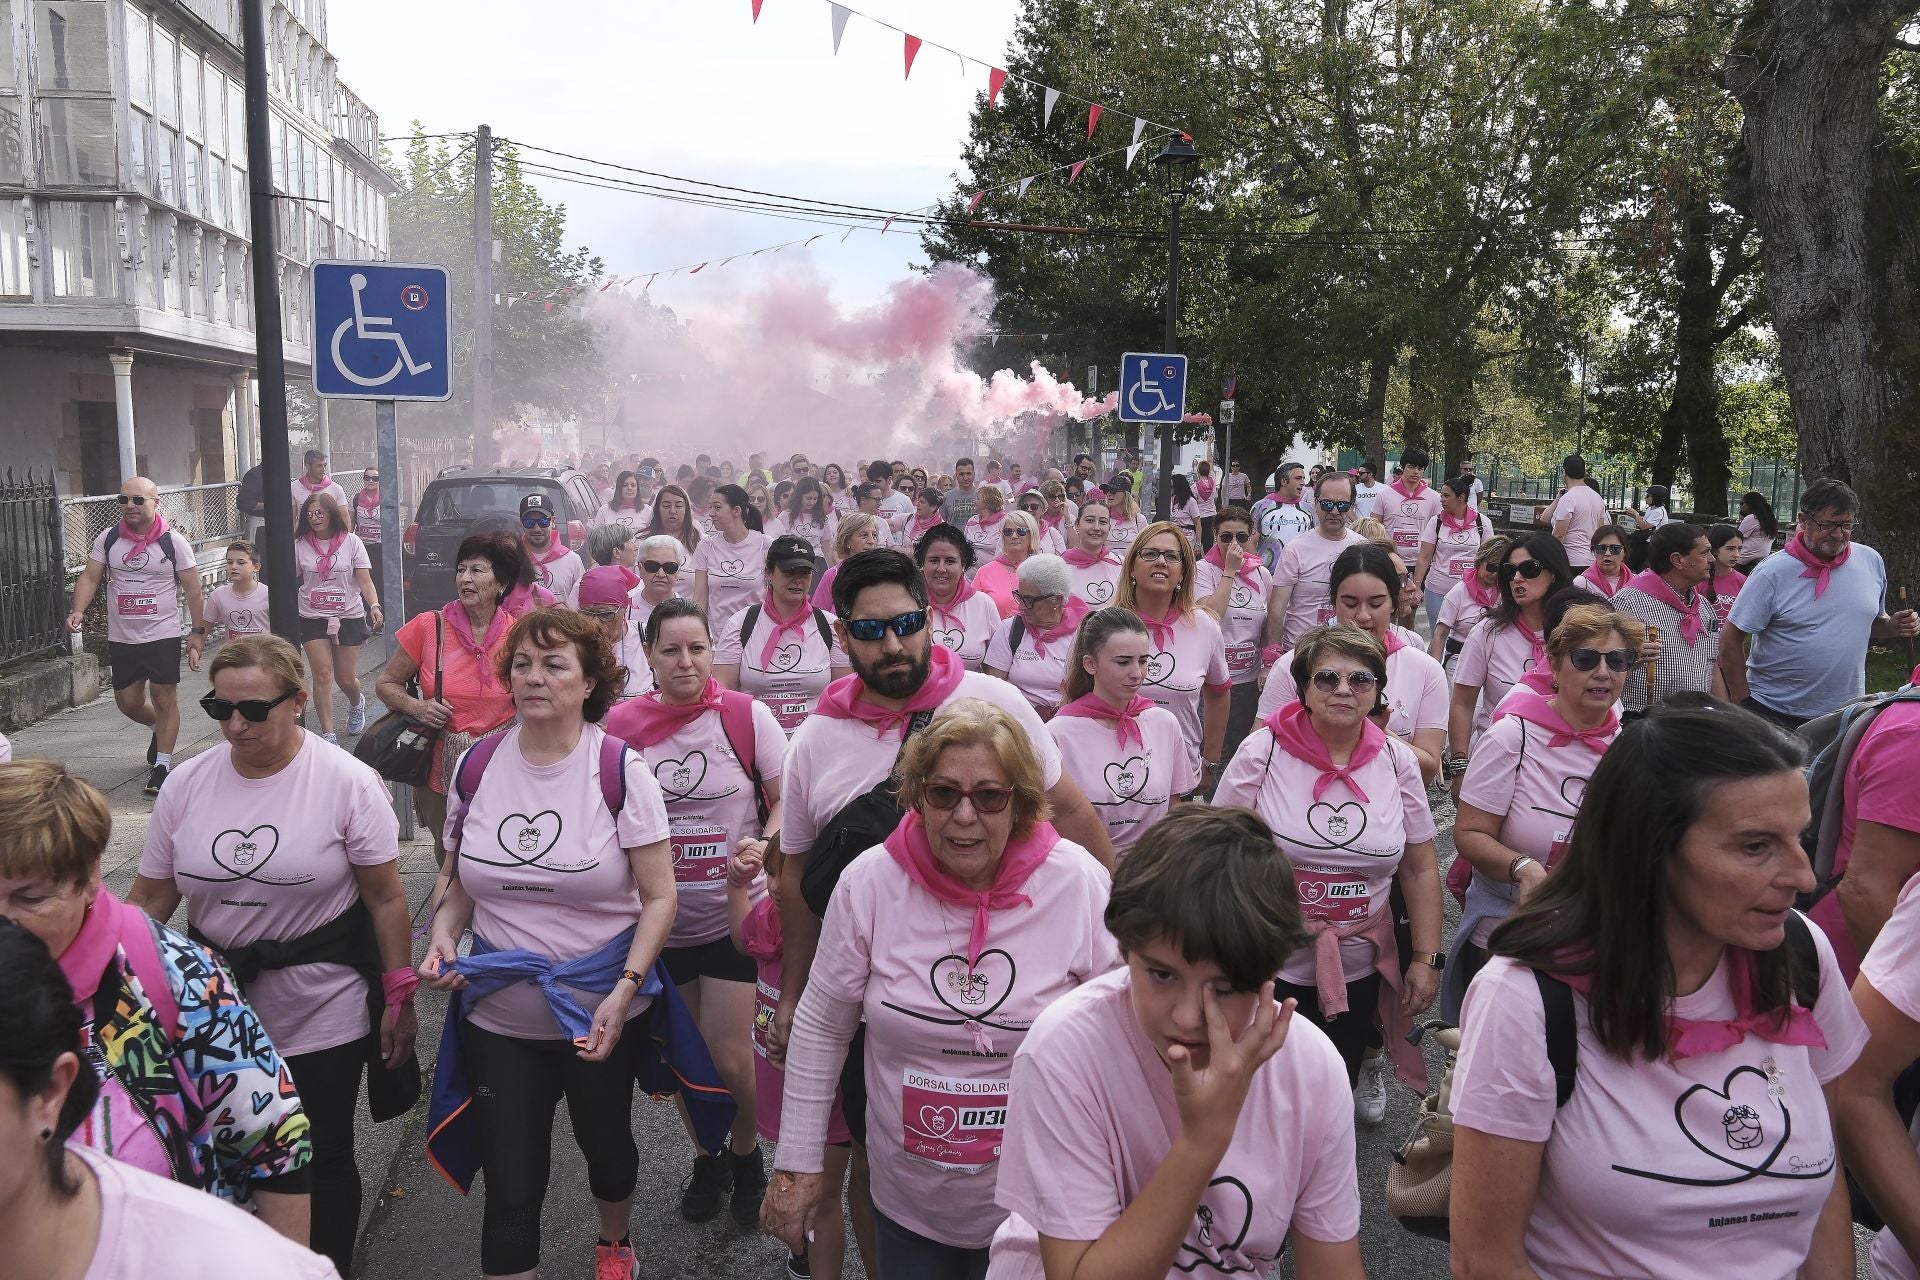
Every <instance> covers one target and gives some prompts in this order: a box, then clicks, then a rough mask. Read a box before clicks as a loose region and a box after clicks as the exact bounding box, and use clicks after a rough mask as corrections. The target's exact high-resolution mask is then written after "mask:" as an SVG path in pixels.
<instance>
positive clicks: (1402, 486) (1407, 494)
mask: <svg viewBox="0 0 1920 1280" xmlns="http://www.w3.org/2000/svg"><path fill="white" fill-rule="evenodd" d="M1387 488H1389V489H1391V490H1393V491H1394V492H1395V493H1397V494H1399V495H1400V496H1401V497H1403V498H1418V497H1419V496H1420V495H1421V494H1423V493H1425V492H1426V491H1427V482H1426V480H1425V479H1424V478H1422V479H1420V480H1418V481H1416V482H1415V483H1414V486H1413V488H1412V489H1411V490H1409V489H1408V488H1407V486H1406V482H1405V481H1403V480H1402V479H1400V477H1398V476H1395V477H1394V478H1393V483H1392V484H1390V485H1388V486H1387Z"/></svg>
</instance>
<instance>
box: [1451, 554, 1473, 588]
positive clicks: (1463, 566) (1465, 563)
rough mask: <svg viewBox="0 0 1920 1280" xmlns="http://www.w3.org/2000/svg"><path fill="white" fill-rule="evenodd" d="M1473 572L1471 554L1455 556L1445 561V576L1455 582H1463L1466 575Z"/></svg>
mask: <svg viewBox="0 0 1920 1280" xmlns="http://www.w3.org/2000/svg"><path fill="white" fill-rule="evenodd" d="M1472 572H1473V557H1472V556H1455V557H1454V558H1453V559H1451V560H1449V561H1447V576H1448V577H1449V578H1452V579H1454V580H1455V581H1456V582H1465V581H1466V580H1467V575H1468V574H1469V573H1472Z"/></svg>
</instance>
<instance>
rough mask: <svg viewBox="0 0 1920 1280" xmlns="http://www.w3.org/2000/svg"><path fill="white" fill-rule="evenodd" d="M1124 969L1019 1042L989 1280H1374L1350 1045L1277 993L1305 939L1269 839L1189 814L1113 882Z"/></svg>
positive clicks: (1111, 917)
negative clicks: (1333, 1099)
mask: <svg viewBox="0 0 1920 1280" xmlns="http://www.w3.org/2000/svg"><path fill="white" fill-rule="evenodd" d="M1106 919H1107V927H1108V928H1109V929H1110V930H1111V931H1112V932H1113V935H1114V937H1115V939H1116V940H1117V941H1118V943H1119V947H1120V951H1121V954H1122V956H1123V957H1124V958H1125V961H1126V967H1125V968H1122V969H1117V970H1115V971H1113V972H1112V973H1108V974H1104V975H1102V976H1100V977H1098V978H1095V979H1093V981H1091V982H1088V983H1087V984H1086V985H1084V986H1082V987H1080V988H1079V989H1078V990H1075V991H1072V992H1069V993H1068V994H1066V995H1064V996H1062V997H1060V999H1058V1000H1056V1001H1055V1002H1054V1003H1053V1004H1052V1005H1051V1006H1049V1007H1048V1009H1047V1011H1046V1012H1045V1013H1044V1014H1042V1015H1041V1016H1040V1018H1039V1020H1038V1021H1036V1022H1035V1023H1034V1025H1033V1029H1032V1030H1031V1031H1030V1032H1028V1034H1027V1037H1026V1040H1025V1041H1024V1042H1023V1043H1022V1044H1021V1045H1020V1048H1019V1049H1018V1050H1016V1051H1015V1053H1014V1058H1013V1085H1012V1089H1011V1091H1010V1098H1009V1105H1008V1112H1007V1132H1006V1144H1005V1149H1004V1153H1003V1154H1002V1156H1001V1158H1000V1184H999V1188H998V1190H997V1192H996V1198H997V1199H998V1201H999V1203H1000V1205H1001V1206H1002V1207H1003V1208H1005V1209H1007V1210H1009V1211H1010V1213H1009V1216H1008V1218H1007V1221H1006V1223H1005V1224H1004V1225H1003V1226H1002V1227H1001V1228H1000V1231H999V1232H998V1234H996V1235H995V1237H994V1240H993V1253H992V1265H991V1267H990V1268H989V1269H988V1272H987V1275H988V1276H989V1277H990V1280H1044V1277H1046V1276H1064V1275H1080V1276H1116V1275H1127V1276H1155V1277H1159V1276H1164V1277H1166V1278H1167V1280H1182V1278H1183V1277H1186V1276H1190V1275H1236V1274H1244V1275H1250V1276H1253V1275H1265V1274H1268V1273H1269V1272H1270V1271H1271V1270H1272V1269H1273V1268H1274V1266H1275V1265H1276V1263H1277V1262H1278V1260H1279V1257H1280V1254H1281V1252H1282V1250H1283V1249H1284V1250H1285V1251H1286V1252H1287V1253H1288V1254H1289V1255H1290V1256H1291V1261H1292V1270H1293V1273H1294V1274H1296V1275H1298V1276H1300V1277H1301V1278H1302V1280H1360V1277H1361V1276H1362V1275H1363V1274H1364V1273H1363V1272H1362V1270H1361V1263H1360V1243H1359V1238H1358V1232H1359V1227H1360V1196H1359V1190H1358V1185H1357V1183H1356V1181H1355V1177H1354V1134H1353V1113H1352V1111H1351V1110H1349V1109H1348V1108H1346V1107H1332V1106H1327V1105H1326V1100H1327V1098H1328V1097H1329V1096H1335V1095H1337V1094H1338V1093H1339V1091H1340V1089H1341V1074H1342V1073H1341V1065H1340V1055H1339V1054H1338V1053H1337V1052H1335V1050H1334V1048H1333V1046H1332V1045H1331V1044H1330V1043H1328V1041H1327V1038H1326V1036H1325V1035H1324V1034H1322V1033H1321V1032H1320V1030H1319V1028H1317V1027H1315V1026H1313V1025H1312V1024H1311V1023H1309V1022H1308V1021H1307V1020H1306V1019H1304V1018H1296V1017H1294V1016H1293V1008H1294V1005H1293V1002H1292V1001H1291V1000H1287V1001H1282V1002H1277V1003H1276V1000H1275V991H1274V981H1273V975H1274V973H1276V972H1277V971H1278V970H1279V968H1280V967H1281V965H1282V964H1284V963H1285V962H1286V959H1287V957H1288V955H1289V954H1291V953H1292V952H1293V951H1294V950H1295V949H1297V948H1298V947H1299V946H1300V945H1301V943H1302V942H1303V941H1304V940H1305V938H1306V930H1305V928H1304V927H1303V922H1302V920H1301V918H1300V908H1299V905H1298V903H1297V901H1296V899H1295V896H1294V884H1293V877H1292V875H1291V874H1290V872H1289V868H1288V866H1287V863H1286V860H1285V859H1284V858H1282V857H1281V856H1280V855H1279V854H1278V853H1276V852H1275V850H1274V845H1273V833H1272V832H1271V831H1269V830H1268V829H1267V827H1266V825H1265V824H1264V823H1262V822H1261V821H1260V820H1259V819H1258V818H1257V817H1256V816H1254V815H1253V814H1251V813H1248V812H1247V811H1245V810H1244V809H1210V808H1206V807H1202V806H1188V807H1186V808H1183V809H1181V810H1180V811H1179V812H1178V813H1175V814H1174V815H1173V816H1171V817H1169V818H1167V819H1166V820H1165V821H1163V822H1161V823H1159V824H1158V825H1156V826H1155V827H1154V828H1153V830H1151V831H1149V832H1148V833H1147V834H1146V836H1145V838H1143V839H1142V840H1141V841H1140V843H1139V844H1138V845H1137V846H1135V848H1134V852H1133V854H1132V856H1131V857H1129V858H1128V859H1127V861H1126V862H1124V863H1122V864H1121V866H1120V869H1119V870H1118V871H1117V872H1115V874H1114V880H1113V895H1112V898H1111V900H1110V901H1109V902H1108V905H1107V914H1106Z"/></svg>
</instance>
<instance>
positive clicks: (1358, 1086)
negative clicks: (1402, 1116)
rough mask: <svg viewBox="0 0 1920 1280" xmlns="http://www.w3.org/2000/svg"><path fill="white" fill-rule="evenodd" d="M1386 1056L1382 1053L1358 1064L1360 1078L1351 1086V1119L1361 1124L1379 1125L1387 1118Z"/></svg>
mask: <svg viewBox="0 0 1920 1280" xmlns="http://www.w3.org/2000/svg"><path fill="white" fill-rule="evenodd" d="M1388 1070H1389V1065H1388V1063H1387V1055H1386V1054H1385V1053H1384V1052H1382V1053H1379V1054H1376V1055H1375V1056H1373V1057H1371V1058H1368V1059H1366V1060H1365V1061H1364V1062H1362V1063H1361V1064H1360V1078H1359V1080H1357V1081H1355V1082H1354V1086H1353V1117H1354V1119H1356V1120H1358V1121H1360V1123H1362V1124H1370V1125H1371V1124H1379V1123H1380V1122H1381V1121H1382V1120H1385V1119H1386V1118H1387V1072H1388Z"/></svg>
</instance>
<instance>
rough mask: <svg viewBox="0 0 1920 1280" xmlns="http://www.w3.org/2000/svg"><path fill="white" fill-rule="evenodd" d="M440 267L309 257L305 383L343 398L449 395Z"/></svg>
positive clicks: (449, 346) (449, 339)
mask: <svg viewBox="0 0 1920 1280" xmlns="http://www.w3.org/2000/svg"><path fill="white" fill-rule="evenodd" d="M447 301H448V299H447V269H446V268H445V267H434V266H423V265H419V264H414V263H399V262H316V263H314V264H313V334H314V353H313V389H314V391H315V392H316V393H317V394H319V395H322V396H326V397H329V398H332V399H348V400H448V399H451V398H452V397H453V326H452V324H451V322H450V320H449V318H448V311H447Z"/></svg>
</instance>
